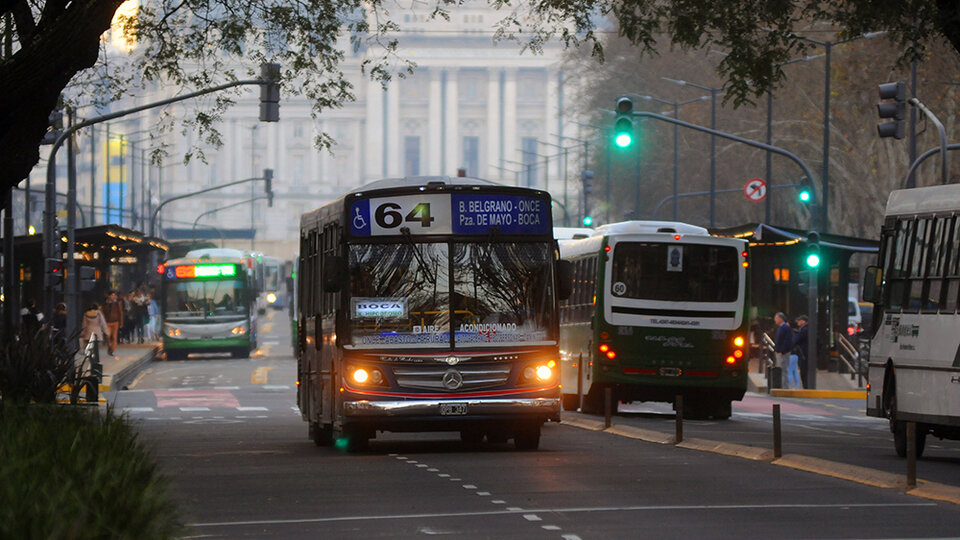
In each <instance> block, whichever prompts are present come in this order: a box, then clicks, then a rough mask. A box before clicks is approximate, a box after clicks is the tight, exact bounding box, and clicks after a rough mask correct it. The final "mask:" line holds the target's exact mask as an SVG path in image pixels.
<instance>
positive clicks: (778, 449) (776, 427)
mask: <svg viewBox="0 0 960 540" xmlns="http://www.w3.org/2000/svg"><path fill="white" fill-rule="evenodd" d="M782 456H783V447H782V445H781V441H780V404H779V403H774V404H773V457H774V458H775V459H777V458H780V457H782Z"/></svg>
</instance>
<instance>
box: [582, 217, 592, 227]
mask: <svg viewBox="0 0 960 540" xmlns="http://www.w3.org/2000/svg"><path fill="white" fill-rule="evenodd" d="M592 225H593V216H583V226H584V227H590V226H592Z"/></svg>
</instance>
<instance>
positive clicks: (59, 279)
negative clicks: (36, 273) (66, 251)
mask: <svg viewBox="0 0 960 540" xmlns="http://www.w3.org/2000/svg"><path fill="white" fill-rule="evenodd" d="M62 284H63V259H44V260H43V286H44V287H49V288H56V287H59V286H61V285H62Z"/></svg>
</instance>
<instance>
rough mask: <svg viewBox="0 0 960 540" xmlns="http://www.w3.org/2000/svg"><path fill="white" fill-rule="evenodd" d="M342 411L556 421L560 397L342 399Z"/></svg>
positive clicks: (368, 414) (350, 414) (362, 414)
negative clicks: (532, 418)
mask: <svg viewBox="0 0 960 540" xmlns="http://www.w3.org/2000/svg"><path fill="white" fill-rule="evenodd" d="M464 406H465V407H464ZM442 408H443V409H448V410H447V413H446V414H448V415H445V413H444V411H443V410H442ZM451 413H453V414H451ZM343 414H344V416H346V417H348V418H357V419H362V418H383V417H397V418H405V417H420V418H426V417H435V418H437V419H448V420H456V419H463V420H469V419H471V418H476V417H484V418H487V419H491V418H498V417H499V418H522V417H539V418H542V419H543V420H554V421H559V419H560V398H516V399H509V398H508V399H464V400H455V399H443V400H440V399H435V400H410V401H366V400H363V401H347V402H344V403H343Z"/></svg>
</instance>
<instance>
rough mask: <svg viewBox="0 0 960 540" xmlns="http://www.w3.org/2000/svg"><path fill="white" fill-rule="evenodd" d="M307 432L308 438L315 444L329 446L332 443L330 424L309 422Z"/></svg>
mask: <svg viewBox="0 0 960 540" xmlns="http://www.w3.org/2000/svg"><path fill="white" fill-rule="evenodd" d="M309 432H310V438H311V439H313V444H315V445H317V446H330V445H331V444H333V429H332V426H331V425H330V424H320V423H318V422H310V429H309Z"/></svg>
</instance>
